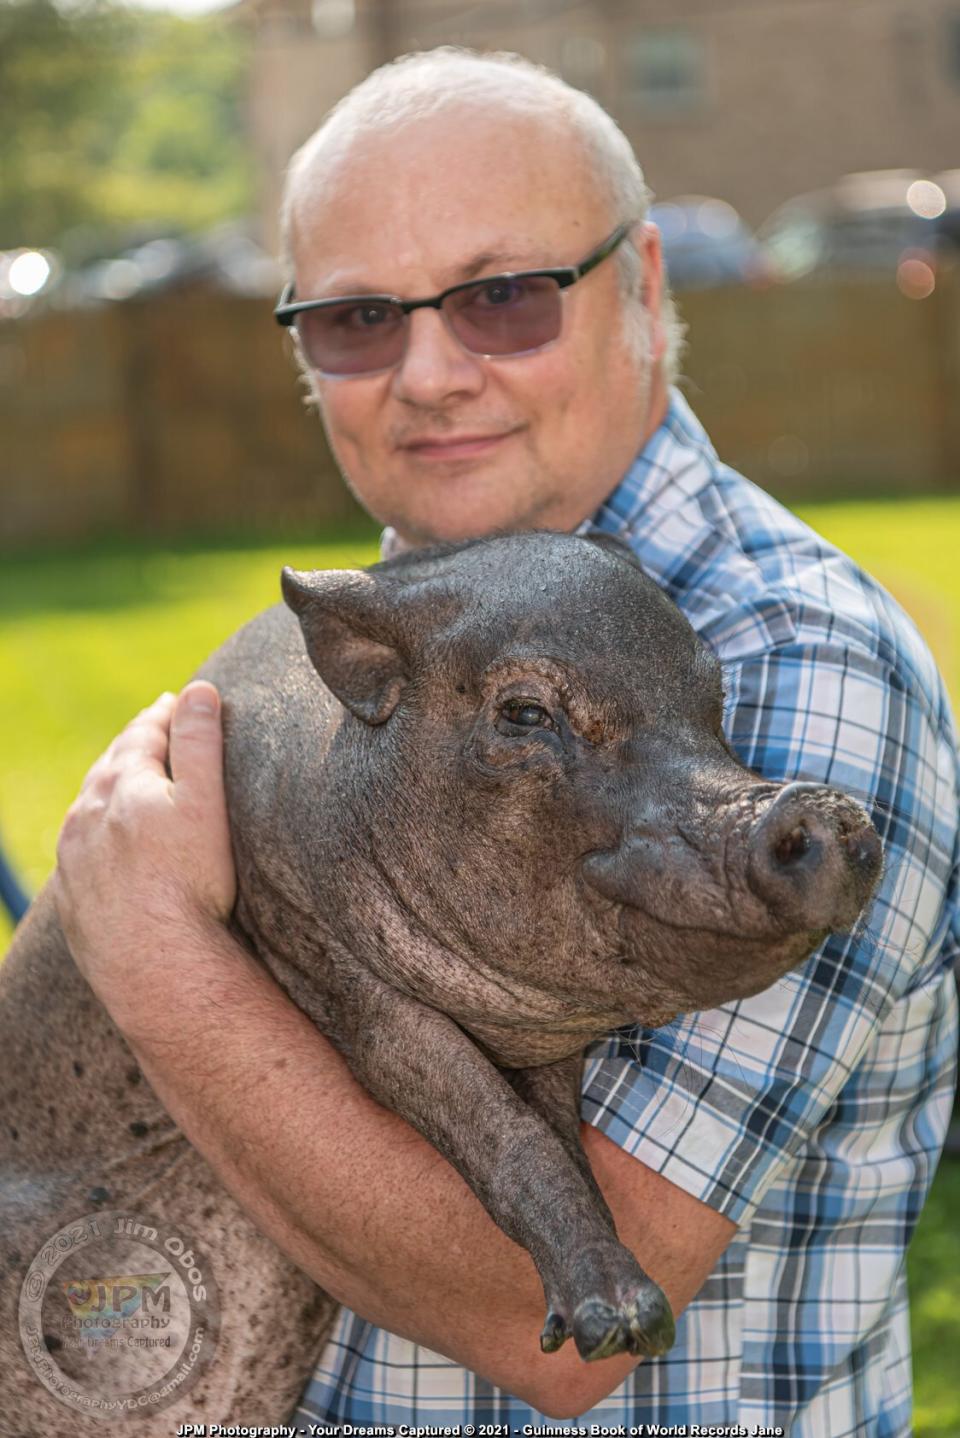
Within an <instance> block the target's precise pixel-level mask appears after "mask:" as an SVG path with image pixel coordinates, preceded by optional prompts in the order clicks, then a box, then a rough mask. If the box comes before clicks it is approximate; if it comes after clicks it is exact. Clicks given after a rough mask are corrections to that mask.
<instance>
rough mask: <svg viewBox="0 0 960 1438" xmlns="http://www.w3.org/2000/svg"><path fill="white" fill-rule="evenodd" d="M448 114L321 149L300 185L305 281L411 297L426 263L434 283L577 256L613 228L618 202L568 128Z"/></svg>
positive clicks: (336, 290)
mask: <svg viewBox="0 0 960 1438" xmlns="http://www.w3.org/2000/svg"><path fill="white" fill-rule="evenodd" d="M441 118H442V117H441V116H439V115H438V116H432V117H430V118H429V119H428V120H425V121H419V122H417V123H416V124H414V125H410V126H408V127H406V128H407V129H408V130H409V133H408V134H406V135H401V136H399V137H398V136H397V135H396V134H390V135H384V136H381V135H379V134H378V133H377V132H372V133H369V134H364V135H360V136H357V137H355V138H353V139H351V140H350V141H349V143H348V144H346V145H343V144H338V145H337V146H336V148H335V150H333V151H332V152H324V151H323V150H319V151H318V153H317V154H316V155H315V157H314V158H313V161H312V164H311V167H310V169H309V170H307V171H305V172H303V173H301V175H300V176H299V177H298V185H297V188H296V191H295V222H294V225H293V227H292V239H293V251H294V257H295V259H296V262H297V275H298V282H300V281H301V280H303V279H306V280H307V281H309V282H310V283H311V284H315V283H316V282H318V281H319V280H320V279H322V282H323V293H324V294H330V295H335V294H351V293H358V292H369V291H370V290H371V288H373V289H375V290H377V291H378V292H384V291H386V292H390V293H398V294H401V295H403V297H409V296H407V295H406V290H407V289H408V288H409V283H413V284H415V285H416V284H420V285H423V284H426V283H427V277H426V275H424V276H423V278H422V279H418V278H416V277H415V276H413V275H412V274H411V271H415V270H417V269H422V268H423V267H424V264H423V262H425V263H426V264H427V266H428V267H429V270H430V280H429V284H430V287H431V288H430V289H426V290H424V291H423V293H424V294H427V293H431V292H432V290H433V289H439V288H441V287H443V286H446V285H451V284H457V283H459V282H461V281H465V280H470V279H474V278H477V277H480V276H483V275H484V274H496V273H502V272H503V271H505V270H521V269H533V268H538V267H540V266H547V265H558V264H559V265H569V264H574V263H575V262H576V261H578V260H579V259H581V258H582V254H581V253H580V251H581V250H582V252H583V254H586V253H587V251H588V250H589V249H590V248H592V246H593V245H595V244H596V243H598V242H599V240H600V239H602V238H603V235H602V234H601V233H600V230H601V229H602V228H603V224H604V222H605V219H606V213H605V212H606V210H607V208H608V206H607V205H606V204H605V203H603V200H602V199H601V198H600V196H599V195H598V192H597V188H596V185H595V183H594V180H593V177H592V176H591V175H590V173H589V171H588V169H587V166H586V163H585V157H584V156H583V154H582V151H581V150H580V149H579V147H577V146H571V145H570V144H569V138H567V139H566V141H564V140H563V139H561V137H560V136H558V135H557V133H556V132H550V131H547V130H545V129H544V127H543V125H542V123H540V122H539V121H538V120H537V119H536V117H531V116H529V115H522V116H520V117H519V119H518V120H517V123H516V125H513V124H511V123H510V122H509V117H499V118H495V119H491V118H490V117H476V116H474V115H473V114H472V112H469V111H468V112H467V113H466V115H465V116H464V117H461V116H460V115H457V117H456V120H457V123H456V124H455V125H454V124H452V123H451V117H447V120H446V123H441ZM461 120H462V123H461ZM471 125H472V128H471ZM508 142H509V143H508ZM301 271H305V272H306V273H303V274H302V273H301ZM374 271H375V272H374ZM408 274H409V275H410V280H409V282H408V281H407V276H408ZM392 276H395V277H396V278H392ZM401 282H403V284H404V288H403V289H400V288H398V286H399V285H400V283H401ZM418 293H419V291H418ZM412 294H413V292H412V291H411V295H412Z"/></svg>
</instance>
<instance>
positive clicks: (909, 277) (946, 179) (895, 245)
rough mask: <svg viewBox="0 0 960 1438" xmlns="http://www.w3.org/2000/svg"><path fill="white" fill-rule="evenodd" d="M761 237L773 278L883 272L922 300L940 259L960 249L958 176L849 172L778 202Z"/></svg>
mask: <svg viewBox="0 0 960 1438" xmlns="http://www.w3.org/2000/svg"><path fill="white" fill-rule="evenodd" d="M758 239H759V241H760V243H761V245H762V246H763V250H764V253H765V255H766V258H767V262H768V265H769V271H770V275H771V277H772V278H773V279H775V280H780V281H783V282H789V281H791V280H797V279H801V278H803V276H805V275H810V274H813V273H815V272H816V273H830V274H851V273H861V274H883V273H888V274H889V275H890V276H891V277H892V278H895V279H896V281H897V283H898V284H899V285H900V288H901V289H902V290H903V291H904V292H905V293H907V294H910V295H911V296H912V297H914V298H922V297H923V294H925V293H926V294H929V293H930V291H931V290H932V289H933V288H934V285H935V282H936V271H937V268H938V265H939V264H940V263H941V261H942V260H943V258H944V256H945V255H946V254H948V253H950V252H957V251H958V250H960V171H950V172H947V173H945V174H944V175H941V176H938V177H935V178H931V177H928V176H925V175H923V174H921V173H920V172H919V171H917V170H873V171H864V172H862V173H860V174H853V175H846V176H844V178H843V179H841V180H838V181H837V183H836V184H835V185H831V186H829V187H827V188H826V189H823V190H816V191H814V192H812V193H811V194H807V195H798V196H797V197H796V198H795V199H792V200H788V201H787V202H786V203H785V204H783V205H781V206H780V207H779V209H777V210H775V211H774V213H773V214H772V215H771V216H770V218H769V219H768V220H767V221H766V222H765V223H764V224H763V225H761V227H760V229H759V231H758Z"/></svg>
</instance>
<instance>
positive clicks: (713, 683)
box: [283, 533, 881, 1064]
mask: <svg viewBox="0 0 960 1438" xmlns="http://www.w3.org/2000/svg"><path fill="white" fill-rule="evenodd" d="M283 585H284V595H285V598H286V600H287V603H288V604H289V605H290V606H291V608H293V609H294V611H295V612H296V614H297V615H298V617H299V619H300V623H301V626H302V629H303V633H304V636H305V639H306V644H307V649H308V652H309V654H310V658H311V660H312V661H313V664H314V665H315V667H316V669H317V671H318V673H319V674H320V677H321V678H322V679H323V681H324V683H325V684H326V685H327V686H328V687H329V689H330V690H332V692H333V693H334V695H336V697H337V698H338V699H339V700H340V702H341V704H342V705H343V706H344V707H345V710H346V711H347V712H346V714H345V715H344V717H343V720H342V723H341V724H340V728H339V731H338V734H337V738H336V741H335V743H334V745H333V746H332V748H331V749H330V750H329V751H328V762H329V763H334V764H337V765H339V772H340V775H341V778H340V780H339V781H338V783H337V790H338V794H339V795H340V797H341V799H342V801H343V807H342V811H341V814H340V817H339V818H338V820H337V827H338V829H339V830H340V835H339V838H338V843H339V844H340V850H339V859H340V862H339V864H338V866H337V870H336V872H337V874H338V876H339V878H338V885H339V887H338V888H337V890H336V892H335V893H330V894H328V899H329V901H330V902H334V903H335V904H336V905H337V907H338V911H339V912H340V914H341V916H342V923H343V924H344V925H345V926H346V930H347V933H346V935H345V937H346V941H347V942H349V943H350V945H351V947H352V948H353V949H354V950H355V951H356V952H357V953H358V954H359V955H360V956H362V957H363V959H364V960H365V962H367V963H369V964H370V965H371V967H373V968H375V969H376V970H377V971H378V972H379V973H381V975H383V976H384V977H386V978H387V979H388V980H390V981H391V982H392V983H394V984H396V985H397V986H398V987H401V988H403V989H405V990H407V991H409V992H411V993H415V994H416V995H417V996H418V997H420V998H422V999H424V1000H425V1001H426V1002H428V1003H435V1004H436V1005H437V1006H438V1007H441V1008H443V1009H444V1010H446V1011H447V1012H449V1013H450V1014H451V1015H452V1016H453V1017H455V1018H457V1019H458V1020H459V1021H460V1022H461V1023H462V1024H463V1026H464V1027H466V1028H468V1029H469V1030H470V1031H471V1032H472V1033H474V1035H475V1036H476V1037H477V1038H478V1039H479V1040H480V1041H481V1042H482V1043H483V1044H485V1045H486V1046H487V1048H488V1049H489V1051H490V1052H491V1053H492V1054H493V1056H494V1057H495V1058H497V1059H498V1060H499V1061H500V1062H502V1063H507V1064H510V1063H514V1064H522V1063H528V1062H534V1061H547V1060H549V1059H552V1058H558V1057H560V1056H561V1055H562V1054H563V1053H566V1052H571V1051H573V1050H575V1049H577V1048H579V1047H581V1046H582V1045H583V1044H584V1043H585V1042H586V1041H587V1040H588V1039H589V1038H591V1037H593V1036H596V1035H598V1034H599V1033H602V1032H604V1031H606V1030H607V1029H608V1028H610V1027H612V1026H614V1025H617V1024H622V1023H626V1022H630V1021H634V1020H636V1021H639V1022H643V1023H646V1024H650V1025H655V1024H660V1023H664V1022H666V1021H668V1020H669V1019H671V1018H672V1017H674V1016H675V1015H676V1014H677V1013H680V1012H683V1011H686V1010H691V1009H702V1008H709V1007H713V1006H715V1005H717V1004H719V1003H722V1002H726V1001H728V1000H731V999H735V998H739V997H743V996H746V995H748V994H752V993H755V992H757V991H759V990H761V989H763V988H766V987H767V986H769V985H770V984H771V983H773V982H774V981H775V980H776V979H777V978H778V977H780V976H781V975H782V974H784V973H785V972H786V971H787V970H788V969H790V968H792V967H794V966H795V965H797V964H799V963H800V962H801V961H802V960H803V959H804V958H806V957H807V956H808V955H809V954H810V953H811V951H812V950H813V949H814V948H815V947H816V946H817V944H818V943H819V942H820V941H821V940H822V938H823V937H824V936H825V935H826V934H827V933H829V932H831V931H832V930H844V929H847V928H849V927H850V926H851V925H852V924H853V923H854V921H855V920H856V919H857V917H858V915H859V914H860V912H861V910H862V909H863V907H864V905H865V904H866V902H867V900H868V899H869V898H870V896H871V893H872V891H873V889H874V886H875V884H876V882H877V878H878V875H879V872H880V867H881V850H880V842H879V840H878V838H877V835H876V832H875V831H874V829H873V827H872V825H871V823H870V821H869V819H868V817H867V815H866V813H865V812H864V810H863V809H862V808H861V807H860V806H859V805H858V804H857V803H855V802H853V801H852V800H851V799H848V798H846V797H844V796H843V795H841V794H839V793H838V792H836V791H835V790H832V789H829V788H826V787H824V786H823V785H820V784H808V783H790V784H777V783H771V782H770V781H768V780H763V779H760V778H758V777H757V776H755V775H754V774H752V773H750V772H749V771H748V770H747V769H746V768H744V766H743V765H742V764H741V763H740V762H739V761H738V760H737V759H736V758H735V756H734V755H733V754H732V753H731V751H730V749H729V747H728V745H727V743H726V741H725V739H724V736H723V731H722V727H721V723H722V717H723V695H722V689H721V671H720V666H719V664H718V663H717V660H716V659H715V658H714V657H713V656H712V655H711V653H710V652H709V650H707V649H706V648H705V646H704V645H703V644H702V643H701V642H700V641H699V640H698V638H697V636H696V635H695V633H694V631H693V630H692V629H691V627H690V625H689V624H688V623H687V621H686V620H685V619H684V617H683V616H682V615H681V613H680V611H679V610H678V609H677V608H676V607H675V606H674V605H673V604H672V603H671V602H670V601H669V600H668V599H667V598H666V596H665V595H664V594H663V593H662V592H661V590H660V589H659V588H658V587H657V585H656V584H654V583H653V581H652V580H650V579H649V578H648V577H647V576H646V575H645V574H644V573H643V572H642V570H641V569H640V568H639V566H638V565H637V564H636V562H635V561H634V560H633V558H632V555H630V553H629V551H628V550H626V548H625V547H624V546H622V545H620V544H619V543H617V542H616V541H612V542H598V541H595V540H590V539H582V538H577V537H574V536H569V535H560V534H554V533H528V534H519V535H508V536H502V537H498V538H494V539H491V540H486V541H482V542H471V543H467V544H464V545H459V546H445V547H439V548H436V549H432V550H427V551H421V552H419V553H418V554H415V555H411V556H406V557H404V558H402V559H400V560H394V561H392V562H389V563H386V564H382V565H378V566H375V567H374V568H373V569H372V570H370V571H367V572H365V573H359V572H339V573H336V572H335V573H317V574H297V573H294V572H293V571H290V570H287V571H285V572H284V580H283ZM347 774H348V775H349V780H347V779H345V778H344V776H345V775H347ZM345 833H346V834H347V835H348V836H349V840H348V843H347V852H348V859H347V861H346V862H344V861H343V854H344V834H345Z"/></svg>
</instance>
